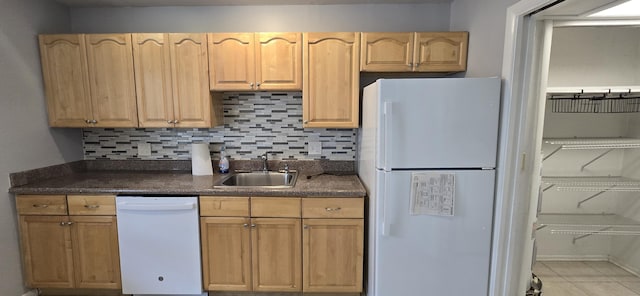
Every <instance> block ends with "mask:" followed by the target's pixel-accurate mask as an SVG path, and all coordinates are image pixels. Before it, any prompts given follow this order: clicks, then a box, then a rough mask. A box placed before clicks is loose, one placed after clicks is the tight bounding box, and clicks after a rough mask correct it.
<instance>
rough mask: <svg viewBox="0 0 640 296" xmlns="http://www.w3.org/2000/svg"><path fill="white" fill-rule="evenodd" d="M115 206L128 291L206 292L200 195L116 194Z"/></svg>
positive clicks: (121, 265)
mask: <svg viewBox="0 0 640 296" xmlns="http://www.w3.org/2000/svg"><path fill="white" fill-rule="evenodd" d="M116 212H117V217H118V219H117V221H118V243H119V246H120V267H121V274H122V292H123V293H124V294H133V295H176V296H177V295H180V296H182V295H206V293H203V291H202V272H201V267H200V266H201V260H200V226H199V222H198V198H197V197H195V196H188V197H167V196H117V197H116Z"/></svg>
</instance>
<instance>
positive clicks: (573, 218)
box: [538, 214, 640, 243]
mask: <svg viewBox="0 0 640 296" xmlns="http://www.w3.org/2000/svg"><path fill="white" fill-rule="evenodd" d="M538 222H539V223H538V225H539V226H538V230H541V229H544V228H548V229H549V232H550V233H551V234H563V235H574V238H573V242H574V243H575V242H576V241H578V240H580V239H583V238H587V237H589V236H592V235H607V236H640V222H639V221H635V220H633V219H629V218H625V217H622V216H619V215H616V214H540V216H539V217H538Z"/></svg>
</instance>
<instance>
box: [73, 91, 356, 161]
mask: <svg viewBox="0 0 640 296" xmlns="http://www.w3.org/2000/svg"><path fill="white" fill-rule="evenodd" d="M223 102H224V126H220V127H216V128H210V129H209V128H193V129H172V128H103V129H84V130H83V142H84V144H83V145H84V158H85V159H87V160H91V159H112V160H122V159H143V160H151V159H156V160H157V159H172V160H186V159H191V143H203V142H204V143H210V145H209V149H210V150H211V154H212V158H213V159H215V158H218V155H219V152H220V147H221V146H222V145H225V147H226V152H227V155H228V156H229V157H230V158H232V159H238V160H248V159H256V158H258V156H259V155H261V154H264V152H267V151H270V152H271V155H270V157H271V158H273V159H296V160H317V159H329V160H355V155H356V130H355V129H318V128H312V129H305V128H302V94H301V93H300V92H288V93H266V92H257V93H225V94H224V100H223ZM309 142H321V143H322V154H321V155H309V154H308V153H307V151H308V150H307V147H308V144H309ZM141 143H149V144H150V145H151V155H149V156H142V155H138V144H141Z"/></svg>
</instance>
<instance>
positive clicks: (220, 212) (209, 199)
mask: <svg viewBox="0 0 640 296" xmlns="http://www.w3.org/2000/svg"><path fill="white" fill-rule="evenodd" d="M200 216H214V217H249V198H248V197H233V196H200Z"/></svg>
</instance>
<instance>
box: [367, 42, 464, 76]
mask: <svg viewBox="0 0 640 296" xmlns="http://www.w3.org/2000/svg"><path fill="white" fill-rule="evenodd" d="M468 40H469V33H467V32H417V33H416V32H407V33H395V32H385V33H369V32H367V33H362V52H361V54H362V58H361V63H360V69H361V70H362V71H365V72H460V71H465V70H466V68H467V47H468Z"/></svg>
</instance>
